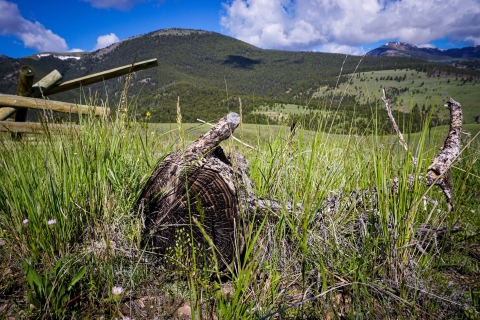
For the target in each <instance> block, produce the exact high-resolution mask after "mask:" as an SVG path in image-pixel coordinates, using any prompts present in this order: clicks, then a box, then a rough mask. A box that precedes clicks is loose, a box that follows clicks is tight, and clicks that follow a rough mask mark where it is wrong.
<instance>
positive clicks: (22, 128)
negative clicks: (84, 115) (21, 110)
mask: <svg viewBox="0 0 480 320" xmlns="http://www.w3.org/2000/svg"><path fill="white" fill-rule="evenodd" d="M79 128H80V126H79V125H70V124H55V123H50V124H47V123H34V122H13V121H0V131H2V132H14V133H45V132H46V131H49V132H67V131H72V130H78V129H79Z"/></svg>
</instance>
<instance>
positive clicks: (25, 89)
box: [0, 66, 35, 121]
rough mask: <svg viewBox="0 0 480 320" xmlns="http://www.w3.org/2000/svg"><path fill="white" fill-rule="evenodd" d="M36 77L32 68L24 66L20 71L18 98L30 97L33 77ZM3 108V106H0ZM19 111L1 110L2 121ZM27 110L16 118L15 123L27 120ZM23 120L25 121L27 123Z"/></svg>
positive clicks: (0, 117)
mask: <svg viewBox="0 0 480 320" xmlns="http://www.w3.org/2000/svg"><path fill="white" fill-rule="evenodd" d="M34 76H35V70H33V68H32V67H30V66H23V67H22V68H21V69H20V74H19V76H18V85H17V95H18V96H30V91H31V90H32V84H33V77H34ZM0 106H1V104H0ZM17 111H18V110H17V109H16V108H1V109H0V120H5V119H7V118H8V117H10V116H11V115H12V114H14V113H16V112H17ZM27 111H28V110H27V109H24V110H21V111H20V112H19V113H17V115H16V116H15V121H22V120H21V119H25V120H26V119H27ZM25 120H23V121H25Z"/></svg>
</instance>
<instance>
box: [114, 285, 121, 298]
mask: <svg viewBox="0 0 480 320" xmlns="http://www.w3.org/2000/svg"><path fill="white" fill-rule="evenodd" d="M112 293H113V295H114V296H119V295H121V294H122V293H123V288H122V287H117V286H115V287H113V288H112Z"/></svg>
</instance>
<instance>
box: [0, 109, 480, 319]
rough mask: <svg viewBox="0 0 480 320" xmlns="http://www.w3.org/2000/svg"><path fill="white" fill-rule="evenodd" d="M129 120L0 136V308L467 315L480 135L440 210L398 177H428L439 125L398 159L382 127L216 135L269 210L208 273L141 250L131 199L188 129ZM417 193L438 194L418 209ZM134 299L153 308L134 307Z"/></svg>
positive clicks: (147, 313)
mask: <svg viewBox="0 0 480 320" xmlns="http://www.w3.org/2000/svg"><path fill="white" fill-rule="evenodd" d="M179 119H180V117H179ZM147 120H148V117H146V118H145V121H147ZM142 121H143V120H142ZM142 121H141V122H137V121H133V120H130V119H129V117H128V113H127V115H122V114H119V115H118V116H114V117H113V118H111V119H105V118H100V119H95V118H92V117H85V118H82V119H81V120H80V122H81V128H80V129H79V130H78V131H72V132H71V133H69V134H63V135H57V134H46V135H44V136H35V137H34V138H33V139H24V140H22V141H11V140H10V139H9V135H2V136H1V139H0V167H1V171H0V181H1V183H0V210H1V213H0V239H2V246H1V247H0V261H1V262H0V265H1V266H2V269H3V270H5V271H3V274H2V277H1V278H0V295H1V297H5V298H9V299H7V300H9V301H14V300H15V301H16V302H17V304H13V302H12V303H11V304H10V305H9V307H8V308H6V309H5V311H4V313H5V315H10V314H23V315H24V316H39V317H57V318H62V317H67V318H70V317H78V318H95V317H100V316H105V317H107V318H118V317H121V316H129V317H132V318H133V317H135V318H142V317H143V318H152V317H153V316H154V315H156V316H159V317H163V318H168V317H169V316H172V314H173V313H174V311H175V309H176V308H177V307H178V306H179V305H180V304H181V301H182V300H189V301H190V308H191V309H192V316H193V317H195V318H212V317H213V315H216V316H217V317H218V318H219V319H257V318H262V317H263V318H269V317H270V316H272V317H273V316H274V315H275V316H277V317H278V315H280V316H281V318H300V317H306V318H317V319H318V318H330V319H334V318H429V317H440V318H442V317H443V318H448V317H451V316H457V317H460V318H461V317H466V316H468V317H476V316H478V312H477V311H478V310H477V309H475V308H477V307H478V306H479V305H478V301H479V300H480V299H479V298H478V297H479V294H478V292H477V285H478V281H477V280H473V283H472V284H471V285H470V286H469V287H468V288H467V289H465V286H463V287H462V285H460V284H458V285H457V282H455V281H456V280H455V279H453V278H452V277H453V275H454V274H455V272H453V271H451V270H460V269H461V270H462V272H464V273H466V274H469V275H475V274H477V272H478V271H479V269H478V262H477V260H476V258H475V257H473V258H472V254H471V251H469V250H470V249H471V247H472V245H474V244H475V243H477V242H478V240H479V239H478V230H479V229H478V226H479V225H480V219H478V218H477V215H478V204H479V192H478V190H480V183H479V177H480V164H479V162H478V161H477V159H478V157H479V146H478V142H476V141H473V142H472V143H471V144H469V145H468V147H466V148H465V149H464V150H463V152H462V154H461V156H460V159H459V161H457V162H456V163H455V168H452V174H453V183H454V188H455V201H456V204H457V208H458V209H457V211H456V212H455V213H447V211H446V207H445V206H444V200H443V195H442V194H441V193H440V192H439V190H437V189H435V188H426V187H425V186H424V185H423V184H422V183H415V184H414V185H413V186H411V185H409V184H408V176H409V174H415V175H416V176H417V177H418V176H419V175H420V173H422V172H426V169H427V168H428V166H429V164H430V162H431V159H432V158H433V157H434V156H435V155H436V154H437V152H438V147H439V146H440V145H441V143H442V141H443V139H444V137H445V135H446V132H447V131H446V128H444V131H433V133H431V134H430V135H429V132H428V131H427V130H425V131H424V132H422V133H420V134H417V135H415V136H412V137H411V139H410V140H409V143H410V151H411V154H407V153H406V152H405V151H404V150H403V149H401V148H400V147H399V145H398V143H396V138H395V137H380V136H377V135H375V134H372V135H368V136H353V135H346V136H338V135H333V134H325V133H322V132H320V131H318V132H311V131H307V130H304V129H302V128H299V129H298V130H297V131H296V132H295V133H293V132H290V131H288V130H280V131H277V130H275V131H271V132H269V127H257V128H256V130H257V132H258V133H257V135H256V136H257V140H256V144H257V146H258V148H259V150H260V151H258V152H257V151H253V150H250V149H246V148H245V147H243V146H242V145H241V144H238V143H237V142H234V141H230V140H229V141H227V142H225V143H224V144H223V148H224V149H226V151H227V152H234V151H240V152H242V153H243V154H245V156H246V157H247V159H248V160H249V162H250V175H251V178H252V179H253V181H254V183H255V190H254V191H255V193H256V194H257V195H258V196H259V197H262V198H266V199H276V200H277V201H278V204H279V207H280V208H282V209H275V210H273V209H272V210H271V211H269V212H260V211H258V212H255V213H250V214H247V213H246V212H245V210H243V211H242V212H243V216H242V237H243V238H244V240H245V249H244V251H240V246H239V245H238V246H237V247H238V249H237V253H236V255H237V259H236V262H235V263H234V264H232V265H231V266H230V272H224V271H218V270H215V268H213V270H208V272H210V274H212V273H213V275H214V276H210V274H209V273H208V272H205V270H203V271H202V270H196V269H195V268H196V267H195V264H189V263H186V260H181V259H182V258H185V254H186V252H184V251H182V249H179V251H177V252H175V255H176V256H175V259H177V260H178V261H182V262H185V263H184V264H183V266H184V267H183V268H179V269H177V270H175V271H168V272H166V270H164V269H163V267H162V266H159V265H157V264H156V263H155V259H154V257H152V256H151V255H148V254H146V253H148V252H146V251H148V248H146V249H145V248H142V247H141V246H140V244H141V229H142V221H141V219H140V217H139V216H137V214H136V212H135V211H134V208H133V206H134V203H135V201H136V199H137V196H138V194H139V192H140V190H141V188H142V186H143V183H144V182H145V181H146V179H147V178H148V177H149V174H150V173H151V171H152V170H153V168H154V167H155V165H156V164H157V163H158V161H159V160H161V159H162V158H163V156H164V155H165V154H167V153H168V152H171V151H173V150H175V149H178V148H180V147H181V146H182V145H183V144H184V141H185V139H186V135H185V134H184V133H183V131H182V130H180V133H179V134H176V133H175V132H169V133H166V134H159V133H158V131H152V130H151V129H150V127H149V126H148V124H147V123H146V122H145V121H143V122H142ZM373 123H374V122H373ZM178 125H179V126H180V127H181V122H180V120H179V124H178ZM325 125H326V126H327V125H328V124H325ZM427 127H428V126H427ZM372 131H373V132H375V127H372ZM152 132H153V134H152ZM187 143H188V141H185V144H187ZM412 155H413V156H414V157H415V158H416V159H417V161H416V162H412V157H411V156H412ZM456 168H458V169H456ZM394 177H399V181H400V185H399V190H398V192H397V193H395V192H392V188H391V182H390V179H392V178H394ZM352 191H355V192H356V193H355V194H353V193H352ZM425 195H427V196H428V197H430V198H433V199H436V200H438V202H439V204H438V205H433V204H431V203H428V202H427V203H426V205H424V202H423V196H425ZM334 197H337V198H338V201H337V202H335V203H336V204H337V205H338V206H337V208H335V209H334V210H332V211H329V210H328V208H327V207H326V202H325V201H326V200H328V199H333V198H334ZM340 199H341V200H340ZM352 203H355V204H354V205H352ZM289 208H294V209H293V210H291V209H289ZM472 211H474V212H472ZM422 224H428V225H432V226H440V225H442V226H447V227H452V226H453V225H458V226H461V227H462V228H463V230H464V231H463V232H462V233H461V234H460V235H459V236H458V235H457V236H456V237H448V239H447V240H446V241H444V242H441V243H436V244H435V243H434V244H433V245H429V246H424V247H422V243H419V241H418V240H417V239H416V237H415V233H416V229H417V228H418V227H419V226H420V225H422ZM185 242H186V243H187V244H188V243H189V240H188V237H187V239H186V240H185ZM193 260H195V257H193ZM27 264H28V265H29V266H31V268H30V269H29V268H28V267H26V265H27ZM84 267H85V270H86V272H85V274H83V276H81V278H79V280H78V282H74V281H73V280H76V277H78V275H79V271H81V270H82V268H84ZM32 269H33V270H35V272H36V274H37V275H38V278H39V279H40V280H41V281H43V282H41V283H46V284H47V285H45V287H46V288H47V287H48V281H47V280H45V279H48V280H49V281H50V283H51V287H54V288H63V287H64V286H65V288H67V289H68V287H69V286H68V285H66V284H71V283H73V282H74V284H73V285H72V289H71V290H68V291H65V292H68V299H67V300H66V301H67V302H66V303H60V304H58V303H54V302H55V301H57V300H55V299H54V295H58V294H59V292H60V291H59V290H54V289H50V290H48V288H47V289H45V290H44V291H41V290H40V289H39V288H38V285H37V287H35V285H34V283H35V281H34V280H32V279H34V276H33V275H34V272H33V271H32ZM7 270H8V271H7ZM446 271H448V272H446ZM35 279H37V278H35ZM475 281H477V282H475ZM452 283H453V284H452ZM114 287H116V288H115V290H114ZM118 288H122V290H120V289H118ZM468 289H471V290H468ZM42 292H44V295H45V297H44V298H45V299H44V300H43V305H42V306H41V307H38V306H35V305H34V304H33V303H32V301H33V300H32V299H33V298H32V297H39V296H40V295H41V294H42ZM24 296H25V298H23V297H24ZM141 297H144V298H142V299H144V300H141V299H140V298H141ZM145 297H148V299H150V300H149V301H150V302H151V307H152V308H150V309H149V310H145V309H142V308H141V307H138V305H139V304H138V303H137V307H136V308H135V307H134V306H133V303H134V302H135V301H146V300H145V299H146V298H145ZM62 301H63V300H62ZM152 301H154V303H153V302H152ZM179 301H180V303H179ZM30 304H32V307H30ZM127 305H128V306H130V307H128V308H127V307H126V306H127ZM175 306H176V307H175ZM20 312H21V313H20Z"/></svg>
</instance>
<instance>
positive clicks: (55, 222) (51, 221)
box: [47, 219, 57, 226]
mask: <svg viewBox="0 0 480 320" xmlns="http://www.w3.org/2000/svg"><path fill="white" fill-rule="evenodd" d="M47 224H48V225H49V226H52V225H54V224H57V220H55V219H51V220H48V222H47Z"/></svg>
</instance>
